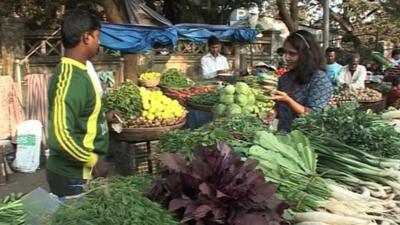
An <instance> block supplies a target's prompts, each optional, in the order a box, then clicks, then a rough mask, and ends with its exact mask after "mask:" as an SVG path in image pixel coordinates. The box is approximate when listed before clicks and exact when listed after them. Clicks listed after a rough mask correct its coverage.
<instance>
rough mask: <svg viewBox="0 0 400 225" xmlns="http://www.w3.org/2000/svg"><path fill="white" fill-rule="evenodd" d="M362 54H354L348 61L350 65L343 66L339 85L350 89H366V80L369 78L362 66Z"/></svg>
mask: <svg viewBox="0 0 400 225" xmlns="http://www.w3.org/2000/svg"><path fill="white" fill-rule="evenodd" d="M360 59H361V57H360V54H358V53H354V54H352V55H351V57H350V58H349V61H348V65H346V66H343V67H342V68H341V69H340V71H339V76H338V84H339V85H340V86H347V87H349V88H350V89H363V88H365V79H366V77H367V69H366V68H365V66H363V65H360Z"/></svg>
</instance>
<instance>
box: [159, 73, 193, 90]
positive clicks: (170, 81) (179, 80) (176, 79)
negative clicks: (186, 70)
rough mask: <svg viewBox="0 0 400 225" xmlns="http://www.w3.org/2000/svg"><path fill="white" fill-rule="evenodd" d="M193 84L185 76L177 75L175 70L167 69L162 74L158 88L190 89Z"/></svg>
mask: <svg viewBox="0 0 400 225" xmlns="http://www.w3.org/2000/svg"><path fill="white" fill-rule="evenodd" d="M193 85H194V82H193V81H192V80H191V79H189V78H187V77H186V76H185V75H183V74H181V73H179V71H178V70H177V69H169V70H167V71H166V72H165V73H163V74H162V76H161V79H160V86H162V87H166V88H190V87H192V86H193Z"/></svg>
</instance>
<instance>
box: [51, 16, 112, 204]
mask: <svg viewBox="0 0 400 225" xmlns="http://www.w3.org/2000/svg"><path fill="white" fill-rule="evenodd" d="M99 29H100V21H99V19H98V18H97V17H96V16H95V15H93V14H90V13H89V12H86V11H83V10H73V11H70V12H68V13H67V14H66V15H65V17H64V19H63V21H62V26H61V38H62V43H63V45H64V47H65V49H66V50H65V55H64V57H63V58H62V59H61V62H60V63H59V64H58V66H57V68H56V70H55V73H54V75H53V76H52V78H51V81H50V85H49V93H48V94H49V127H48V141H47V143H48V146H49V149H50V156H49V159H48V162H47V180H48V183H49V186H50V190H51V192H53V193H54V194H56V195H58V196H68V195H76V194H79V193H81V192H83V184H84V183H85V182H86V181H87V180H88V179H91V177H92V175H95V176H105V175H106V173H107V170H108V164H107V163H106V162H105V161H104V157H105V156H106V154H107V151H108V141H109V140H108V139H109V136H108V126H107V120H106V115H105V112H104V109H103V106H102V102H101V96H100V94H99V90H97V88H98V86H97V85H96V84H95V82H96V81H95V80H93V78H91V76H90V75H89V74H88V72H87V69H86V61H87V60H89V59H90V58H92V57H93V56H95V55H96V53H97V50H98V47H99V44H100V41H99V35H100V30H99ZM107 117H109V118H110V119H113V115H112V114H110V115H107Z"/></svg>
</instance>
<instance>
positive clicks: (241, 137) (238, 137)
mask: <svg viewBox="0 0 400 225" xmlns="http://www.w3.org/2000/svg"><path fill="white" fill-rule="evenodd" d="M267 129H268V127H267V126H266V125H265V124H264V123H263V122H262V120H260V119H259V118H257V117H254V116H238V117H233V118H221V120H217V121H214V122H212V123H210V124H207V125H205V126H203V127H200V128H198V129H193V130H190V129H185V130H175V131H172V132H168V133H165V134H163V135H161V137H160V149H161V151H162V152H170V153H179V154H181V155H184V156H185V157H186V158H192V157H193V149H194V148H195V147H196V146H198V145H200V146H211V145H215V144H217V143H219V142H225V143H229V145H230V146H231V147H233V148H234V149H235V151H238V152H240V151H241V149H243V148H248V147H249V146H250V144H251V143H250V142H251V141H252V140H253V139H254V136H255V134H256V132H257V131H259V130H267Z"/></svg>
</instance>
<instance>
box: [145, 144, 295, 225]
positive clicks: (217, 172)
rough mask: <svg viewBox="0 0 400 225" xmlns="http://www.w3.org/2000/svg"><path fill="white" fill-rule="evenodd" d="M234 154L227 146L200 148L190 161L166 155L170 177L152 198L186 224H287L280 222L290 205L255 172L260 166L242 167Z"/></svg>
mask: <svg viewBox="0 0 400 225" xmlns="http://www.w3.org/2000/svg"><path fill="white" fill-rule="evenodd" d="M230 151H231V150H230V148H229V147H228V146H227V145H220V146H219V149H216V148H198V149H197V150H196V151H195V153H194V155H195V157H194V159H193V160H191V161H187V160H186V159H185V158H184V157H183V156H181V155H179V154H171V153H164V154H162V155H161V156H160V160H161V163H162V164H163V165H164V166H165V167H166V168H167V171H164V172H163V173H162V175H161V178H160V179H158V180H156V181H155V182H154V184H153V187H152V190H151V191H150V193H149V194H148V197H149V198H150V199H152V200H154V201H157V202H159V203H161V204H162V205H164V206H165V207H168V209H169V210H170V211H172V212H174V213H176V214H177V216H178V217H179V218H180V220H181V223H182V224H207V225H217V224H229V225H234V224H240V225H255V224H257V225H269V224H288V223H287V222H286V221H285V220H284V219H283V218H282V214H283V211H284V210H285V209H286V208H287V205H286V204H285V203H283V202H282V201H280V200H278V199H277V197H276V196H275V192H276V187H275V186H274V185H273V184H272V183H271V182H266V181H265V180H264V175H263V173H262V172H261V171H259V170H256V169H255V168H256V166H257V162H256V161H255V160H246V161H242V160H241V158H240V156H238V155H234V154H232V153H231V152H230ZM158 224H160V223H158ZM161 224H162V223H161Z"/></svg>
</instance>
